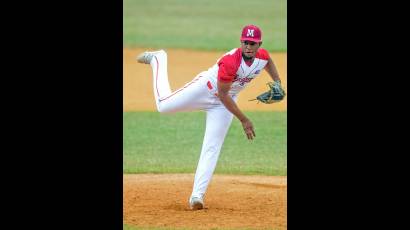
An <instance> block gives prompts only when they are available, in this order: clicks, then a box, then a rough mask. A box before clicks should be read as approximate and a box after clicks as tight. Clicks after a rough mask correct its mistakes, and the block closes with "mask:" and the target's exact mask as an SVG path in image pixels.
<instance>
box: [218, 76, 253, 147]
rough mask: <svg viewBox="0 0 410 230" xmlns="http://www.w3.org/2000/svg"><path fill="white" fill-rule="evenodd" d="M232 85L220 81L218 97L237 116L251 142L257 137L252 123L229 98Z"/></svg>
mask: <svg viewBox="0 0 410 230" xmlns="http://www.w3.org/2000/svg"><path fill="white" fill-rule="evenodd" d="M231 85H232V83H225V82H221V81H218V97H219V99H220V100H221V102H222V103H223V104H224V105H225V107H226V108H227V109H228V110H229V111H230V112H231V113H232V114H233V115H235V116H236V117H237V118H238V119H239V121H241V123H242V127H243V130H244V131H245V133H246V136H247V138H248V139H249V140H252V139H253V138H254V137H256V135H255V131H254V130H253V124H252V122H251V121H250V120H249V119H248V118H247V117H246V116H245V114H243V113H242V111H241V110H240V109H239V107H238V106H237V105H236V103H235V101H234V100H233V99H232V98H231V97H230V96H229V94H228V92H229V90H230V89H231Z"/></svg>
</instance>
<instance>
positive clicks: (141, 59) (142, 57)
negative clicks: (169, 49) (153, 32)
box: [137, 50, 165, 64]
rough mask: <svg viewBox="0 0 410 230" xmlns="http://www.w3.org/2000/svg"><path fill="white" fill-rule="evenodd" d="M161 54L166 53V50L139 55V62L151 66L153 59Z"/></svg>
mask: <svg viewBox="0 0 410 230" xmlns="http://www.w3.org/2000/svg"><path fill="white" fill-rule="evenodd" d="M160 53H165V51H164V50H158V51H152V52H148V51H145V52H144V53H141V54H140V55H138V57H137V61H138V62H139V63H144V64H150V63H151V60H152V58H153V57H154V56H155V55H156V54H160Z"/></svg>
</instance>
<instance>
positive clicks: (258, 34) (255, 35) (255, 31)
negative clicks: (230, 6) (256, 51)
mask: <svg viewBox="0 0 410 230" xmlns="http://www.w3.org/2000/svg"><path fill="white" fill-rule="evenodd" d="M242 41H252V42H261V41H262V31H261V30H260V29H259V27H257V26H255V25H247V26H245V27H244V28H243V30H242V36H241V42H242Z"/></svg>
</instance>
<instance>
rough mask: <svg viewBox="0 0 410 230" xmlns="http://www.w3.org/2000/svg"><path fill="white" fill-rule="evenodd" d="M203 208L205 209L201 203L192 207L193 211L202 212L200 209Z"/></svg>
mask: <svg viewBox="0 0 410 230" xmlns="http://www.w3.org/2000/svg"><path fill="white" fill-rule="evenodd" d="M203 208H204V205H203V204H201V203H199V202H198V203H195V204H193V205H192V207H191V209H192V210H200V209H203Z"/></svg>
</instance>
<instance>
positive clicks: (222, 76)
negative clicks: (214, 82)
mask: <svg viewBox="0 0 410 230" xmlns="http://www.w3.org/2000/svg"><path fill="white" fill-rule="evenodd" d="M218 66H219V69H218V81H221V82H233V80H234V78H235V76H236V72H237V70H238V67H239V65H238V63H237V62H236V61H235V58H234V57H233V56H231V55H227V56H225V57H223V58H222V59H221V60H220V61H219V62H218Z"/></svg>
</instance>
